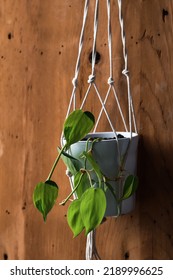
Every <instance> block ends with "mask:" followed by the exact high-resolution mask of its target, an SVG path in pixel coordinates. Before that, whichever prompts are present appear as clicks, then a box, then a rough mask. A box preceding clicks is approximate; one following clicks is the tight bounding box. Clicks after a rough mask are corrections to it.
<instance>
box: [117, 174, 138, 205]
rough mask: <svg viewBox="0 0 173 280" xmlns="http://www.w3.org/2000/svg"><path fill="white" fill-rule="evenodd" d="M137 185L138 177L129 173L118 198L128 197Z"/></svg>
mask: <svg viewBox="0 0 173 280" xmlns="http://www.w3.org/2000/svg"><path fill="white" fill-rule="evenodd" d="M137 187H138V178H137V176H134V175H129V176H128V177H127V178H126V180H125V183H124V189H123V195H122V197H121V199H120V200H123V199H127V198H129V197H130V196H131V195H132V194H134V192H135V191H136V189H137Z"/></svg>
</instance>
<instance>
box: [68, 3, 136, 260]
mask: <svg viewBox="0 0 173 280" xmlns="http://www.w3.org/2000/svg"><path fill="white" fill-rule="evenodd" d="M116 1H117V5H118V11H119V24H120V30H121V41H122V48H123V59H124V69H123V70H122V74H123V75H124V76H125V77H126V84H127V98H128V124H127V123H126V121H125V117H124V114H123V111H122V108H121V105H120V102H119V99H118V96H117V92H116V88H115V85H114V79H113V60H112V30H111V4H110V3H111V1H110V0H106V3H107V19H108V25H107V28H108V51H109V77H108V90H107V92H106V95H105V98H104V100H103V99H102V97H101V94H100V92H99V89H98V87H97V85H96V82H95V78H96V74H95V63H96V41H97V31H98V15H99V13H98V11H99V0H95V12H94V24H93V45H92V62H91V74H90V75H89V77H88V84H89V85H88V88H87V90H86V92H85V95H84V97H83V100H82V101H81V105H80V109H82V108H83V107H84V105H85V103H86V100H87V98H88V96H89V94H90V92H91V88H92V87H93V89H94V91H95V93H96V96H97V97H98V100H99V102H100V104H101V109H100V112H99V114H98V118H97V120H96V124H95V127H94V131H93V132H96V130H97V128H98V125H99V122H100V119H101V116H102V114H103V113H104V114H105V116H106V118H107V120H108V123H109V125H110V127H111V129H112V131H113V133H114V135H115V139H116V140H117V141H116V142H117V150H118V157H119V163H120V161H121V154H120V149H119V141H118V135H117V132H116V129H115V125H113V124H112V121H111V119H110V117H109V114H108V111H107V109H106V103H107V101H108V97H109V95H110V93H111V91H112V92H113V96H114V98H115V101H116V104H117V108H118V111H119V113H120V116H121V119H122V122H123V125H124V129H125V131H126V132H128V131H129V132H130V138H132V123H133V126H134V130H135V132H136V133H137V127H136V119H135V114H134V108H133V102H132V96H131V89H130V78H129V70H128V55H127V51H126V38H125V32H124V21H123V16H122V0H116ZM89 3H90V1H89V0H85V5H84V13H83V23H82V28H81V33H80V39H79V48H78V55H77V61H76V67H75V73H74V78H73V79H72V84H73V89H72V93H71V97H70V102H69V106H68V110H67V115H66V117H68V115H69V114H70V112H71V111H72V110H75V109H76V89H77V86H78V75H79V71H80V64H81V54H82V50H83V43H84V32H85V26H86V21H87V16H88V9H89ZM128 128H129V129H128ZM67 173H68V172H67ZM68 176H69V179H70V184H71V186H72V188H73V182H72V178H71V176H70V174H68ZM95 234H96V231H95V230H94V231H92V232H90V233H89V234H88V235H87V242H86V259H87V260H91V259H93V258H94V259H100V257H99V255H98V252H97V249H96V243H95Z"/></svg>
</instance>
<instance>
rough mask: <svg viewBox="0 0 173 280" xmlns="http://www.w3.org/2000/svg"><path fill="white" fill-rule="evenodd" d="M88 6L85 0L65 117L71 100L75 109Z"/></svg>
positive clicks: (87, 1) (69, 108)
mask: <svg viewBox="0 0 173 280" xmlns="http://www.w3.org/2000/svg"><path fill="white" fill-rule="evenodd" d="M88 7H89V0H85V6H84V13H83V23H82V29H81V33H80V39H79V48H78V56H77V61H76V67H75V74H74V78H73V79H72V84H73V90H72V94H71V98H70V102H69V106H68V109H67V114H66V118H67V116H68V115H69V113H70V110H71V106H72V102H73V109H74V110H75V108H76V98H75V95H76V88H77V81H78V75H79V70H80V60H81V53H82V49H83V42H84V31H85V26H86V20H87V15H88Z"/></svg>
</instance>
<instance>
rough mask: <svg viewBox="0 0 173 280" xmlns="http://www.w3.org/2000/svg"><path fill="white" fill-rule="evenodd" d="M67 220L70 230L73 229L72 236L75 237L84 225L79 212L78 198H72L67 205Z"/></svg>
mask: <svg viewBox="0 0 173 280" xmlns="http://www.w3.org/2000/svg"><path fill="white" fill-rule="evenodd" d="M67 221H68V224H69V226H70V228H71V230H72V231H73V234H74V237H76V236H77V235H78V234H79V233H81V231H82V230H83V229H84V225H83V222H82V218H81V214H80V200H79V199H76V200H74V201H73V202H72V203H71V204H70V206H69V207H68V211H67Z"/></svg>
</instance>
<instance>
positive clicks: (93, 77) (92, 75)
mask: <svg viewBox="0 0 173 280" xmlns="http://www.w3.org/2000/svg"><path fill="white" fill-rule="evenodd" d="M94 81H95V75H94V74H91V75H89V77H88V83H89V84H91V83H93V82H94Z"/></svg>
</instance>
